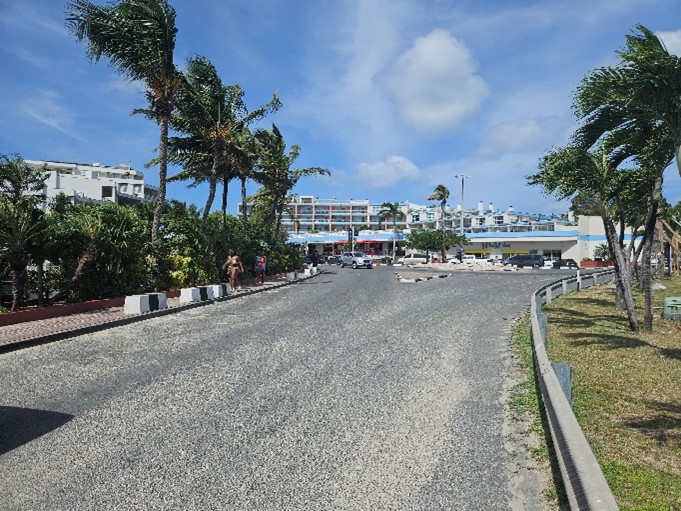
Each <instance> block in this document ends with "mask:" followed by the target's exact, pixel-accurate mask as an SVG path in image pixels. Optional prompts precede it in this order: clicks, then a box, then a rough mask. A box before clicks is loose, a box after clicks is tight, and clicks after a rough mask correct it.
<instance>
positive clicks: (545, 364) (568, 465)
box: [530, 270, 619, 511]
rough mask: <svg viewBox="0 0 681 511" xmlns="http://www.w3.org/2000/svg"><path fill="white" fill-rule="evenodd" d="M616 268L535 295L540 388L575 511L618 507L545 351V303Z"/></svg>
mask: <svg viewBox="0 0 681 511" xmlns="http://www.w3.org/2000/svg"><path fill="white" fill-rule="evenodd" d="M614 275H615V272H614V270H606V271H602V272H598V273H590V274H588V275H580V274H579V272H578V273H577V275H576V276H573V277H568V278H565V279H561V280H558V281H554V282H551V283H550V284H547V285H546V286H544V287H541V288H539V289H538V290H537V291H535V292H534V293H533V294H532V301H531V307H530V329H531V335H532V351H533V353H534V360H535V370H536V373H537V380H538V381H539V389H540V392H541V396H542V401H543V403H544V409H545V411H546V417H547V420H548V425H549V430H550V432H551V438H552V439H553V446H554V449H555V452H556V456H557V458H558V464H559V466H560V472H561V475H562V477H563V483H564V485H565V491H566V493H567V496H568V500H569V503H570V509H572V510H582V509H583V510H604V511H610V510H618V509H619V508H618V507H617V503H616V502H615V498H614V497H613V495H612V492H611V491H610V487H609V486H608V483H607V481H606V480H605V477H604V476H603V472H602V471H601V467H600V466H599V464H598V461H596V457H595V456H594V454H593V452H592V451H591V447H590V446H589V443H588V442H587V440H586V437H585V436H584V433H583V432H582V429H581V427H580V426H579V423H578V422H577V419H576V417H575V414H574V413H573V411H572V407H571V406H570V403H569V402H568V400H567V398H566V397H565V394H564V393H563V390H562V388H561V386H560V383H559V381H558V378H557V377H556V373H555V372H554V370H553V368H552V366H551V362H550V361H549V358H548V355H547V353H546V341H547V339H546V324H547V321H546V314H544V313H542V312H541V307H542V303H544V302H546V303H551V300H552V299H553V298H555V297H557V296H560V295H563V294H567V293H569V292H572V291H576V290H579V289H584V288H587V287H591V286H594V285H598V284H604V283H606V282H610V281H612V280H613V279H614Z"/></svg>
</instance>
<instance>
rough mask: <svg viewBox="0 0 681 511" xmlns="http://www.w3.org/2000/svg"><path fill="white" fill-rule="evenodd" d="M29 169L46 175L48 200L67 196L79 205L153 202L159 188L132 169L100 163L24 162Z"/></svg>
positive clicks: (45, 206)
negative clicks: (106, 202) (34, 169)
mask: <svg viewBox="0 0 681 511" xmlns="http://www.w3.org/2000/svg"><path fill="white" fill-rule="evenodd" d="M25 162H26V164H28V165H29V166H31V167H33V168H36V169H40V170H42V171H44V172H45V173H46V174H48V175H47V178H46V179H45V190H44V193H45V196H46V198H47V199H48V200H47V201H46V203H45V204H44V206H43V207H44V208H47V207H48V204H49V199H52V198H54V197H56V196H57V195H59V194H62V193H63V194H64V195H66V196H67V197H69V199H70V200H71V202H72V203H74V204H76V203H79V202H103V201H107V200H108V201H112V202H115V203H116V204H125V203H132V202H140V201H144V200H154V199H155V198H156V197H158V188H157V187H155V186H151V185H149V184H147V183H145V182H144V174H143V173H142V172H139V171H137V170H134V169H133V168H132V167H130V165H126V164H120V165H116V166H115V167H107V166H102V165H100V164H99V163H92V164H84V163H65V162H56V161H41V160H25Z"/></svg>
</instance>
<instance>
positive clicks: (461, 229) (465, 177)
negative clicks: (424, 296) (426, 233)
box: [454, 174, 471, 262]
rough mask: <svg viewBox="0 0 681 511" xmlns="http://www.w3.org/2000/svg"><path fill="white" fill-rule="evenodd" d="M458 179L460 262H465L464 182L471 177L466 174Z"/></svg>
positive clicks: (459, 175)
mask: <svg viewBox="0 0 681 511" xmlns="http://www.w3.org/2000/svg"><path fill="white" fill-rule="evenodd" d="M454 177H455V178H457V179H461V211H460V214H461V217H460V218H459V237H460V242H459V254H460V258H461V259H460V261H461V262H463V210H464V207H463V192H464V182H465V180H466V179H469V178H470V177H471V176H466V175H464V174H457V175H455V176H454Z"/></svg>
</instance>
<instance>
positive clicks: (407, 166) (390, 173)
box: [357, 156, 420, 188]
mask: <svg viewBox="0 0 681 511" xmlns="http://www.w3.org/2000/svg"><path fill="white" fill-rule="evenodd" d="M419 176H420V171H419V169H418V167H417V166H416V165H414V163H413V162H412V161H411V160H409V159H408V158H405V157H404V156H388V157H387V158H386V159H385V161H377V162H374V163H360V164H359V165H358V166H357V179H358V180H360V181H361V183H362V184H363V185H365V186H368V187H370V188H389V187H391V186H393V185H395V184H397V183H399V182H400V181H416V180H417V179H419Z"/></svg>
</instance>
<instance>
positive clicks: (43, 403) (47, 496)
mask: <svg viewBox="0 0 681 511" xmlns="http://www.w3.org/2000/svg"><path fill="white" fill-rule="evenodd" d="M565 274H566V273H565V272H562V273H560V275H565ZM557 275H558V273H557V272H553V271H550V270H549V271H541V270H526V271H522V272H514V273H506V272H503V273H486V272H485V273H473V272H457V273H454V274H453V275H451V276H450V277H447V278H436V279H433V280H429V281H425V282H418V283H399V282H398V281H397V279H396V278H395V276H394V271H393V270H392V269H391V268H387V267H385V268H376V269H373V270H352V269H350V268H346V269H340V268H336V267H332V268H331V270H330V272H329V273H325V274H322V275H320V276H317V277H315V278H314V279H310V280H308V281H305V282H301V283H298V284H295V285H292V286H288V287H283V288H279V289H277V290H272V291H267V292H263V293H259V294H256V295H252V296H247V297H243V298H240V299H237V300H230V301H227V302H221V303H218V304H214V305H210V306H206V307H201V308H197V309H192V310H188V311H185V312H181V313H177V314H172V315H168V316H164V317H161V318H154V319H149V320H147V321H143V322H140V323H135V324H132V325H128V326H123V327H118V328H114V329H110V330H106V331H103V332H98V333H95V334H91V335H87V336H81V337H77V338H73V339H69V340H66V341H61V342H57V343H52V344H48V345H43V346H37V347H33V348H28V349H25V350H20V351H16V352H12V353H7V354H4V355H1V356H0V375H1V376H0V378H1V379H2V383H1V385H2V394H1V399H0V481H1V483H0V509H2V510H31V511H35V510H50V511H55V510H66V509H78V510H80V509H88V510H89V509H92V510H106V509H123V510H128V509H178V510H189V509H191V510H194V509H196V510H213V509H214V510H232V509H233V510H284V509H286V510H292V509H305V510H307V509H310V510H312V509H315V510H316V509H320V510H362V511H365V510H384V509H385V510H387V509H391V510H392V509H395V510H436V509H438V510H439V509H456V510H467V509H471V510H473V509H475V510H495V509H542V500H541V497H540V496H539V484H540V483H539V481H538V480H537V478H536V477H535V476H536V475H538V474H536V471H535V472H533V471H532V470H525V469H524V468H527V467H519V466H518V460H519V459H522V458H523V457H522V456H521V455H519V454H518V453H517V452H515V453H509V447H508V434H509V432H508V423H509V421H508V420H507V419H508V417H507V415H506V413H505V407H504V396H505V391H504V389H505V388H507V387H508V384H509V382H510V381H511V380H512V379H513V377H514V375H513V365H512V361H511V357H510V349H509V338H510V332H511V328H512V324H513V322H512V320H510V319H509V318H513V317H518V316H520V315H521V314H522V313H523V312H524V311H525V310H526V309H527V307H528V304H529V297H530V293H531V292H532V291H533V290H534V289H536V288H538V287H539V286H540V285H542V284H543V283H545V282H548V281H550V280H555V279H556V278H558V277H557ZM521 454H522V453H521ZM530 468H531V467H530ZM519 474H523V475H522V476H519ZM533 474H534V475H533Z"/></svg>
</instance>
